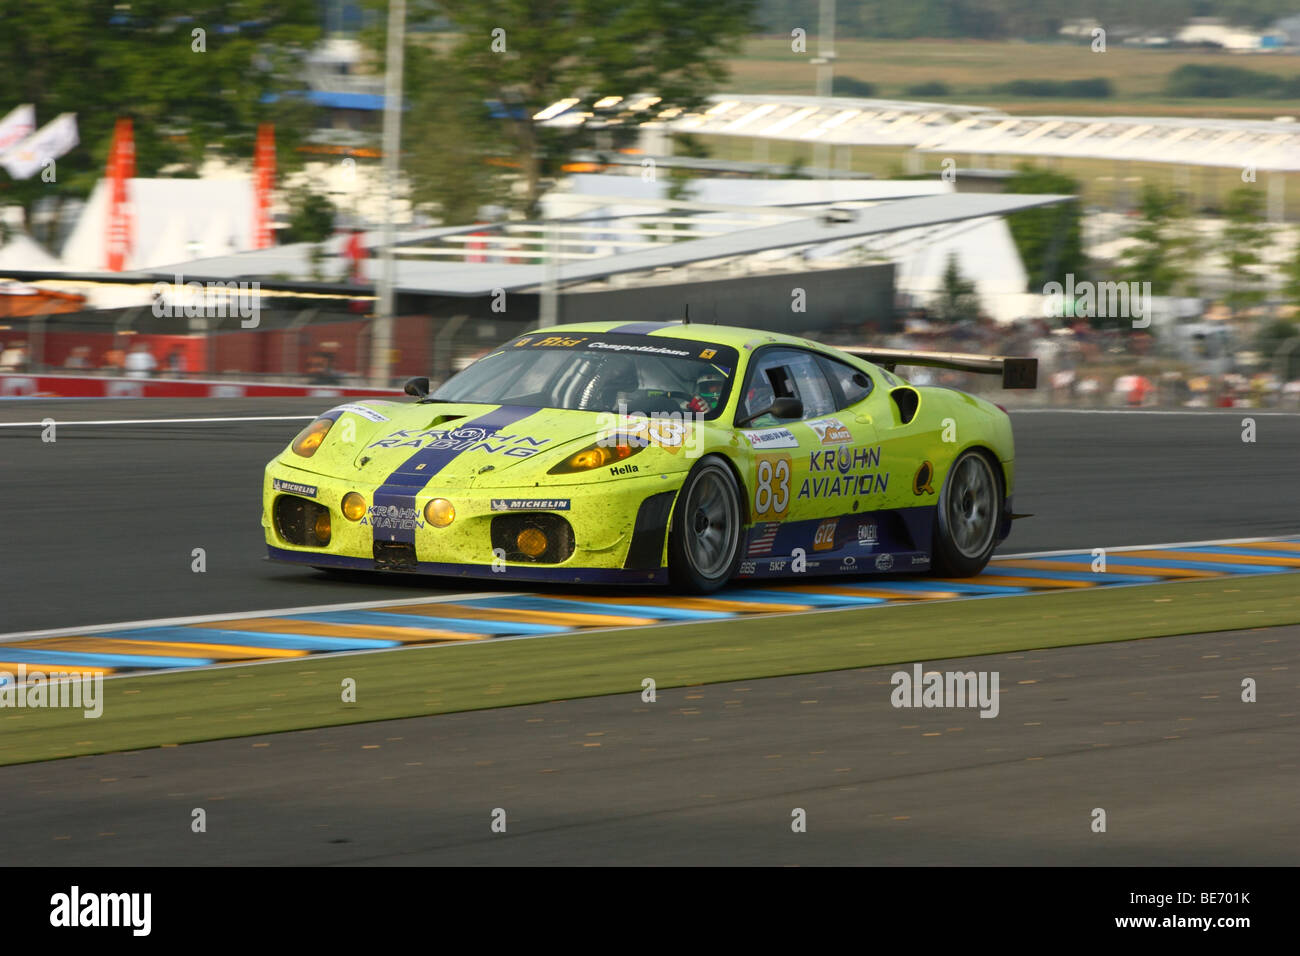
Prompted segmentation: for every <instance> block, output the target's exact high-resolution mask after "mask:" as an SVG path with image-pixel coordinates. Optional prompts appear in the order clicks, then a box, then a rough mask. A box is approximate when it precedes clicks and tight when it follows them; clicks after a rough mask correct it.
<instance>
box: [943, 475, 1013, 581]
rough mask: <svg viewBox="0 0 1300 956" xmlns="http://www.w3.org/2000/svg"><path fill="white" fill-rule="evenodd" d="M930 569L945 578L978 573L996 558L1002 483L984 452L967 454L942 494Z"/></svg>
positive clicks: (950, 477) (945, 483)
mask: <svg viewBox="0 0 1300 956" xmlns="http://www.w3.org/2000/svg"><path fill="white" fill-rule="evenodd" d="M937 512H938V513H937V515H936V520H935V525H934V547H933V551H934V553H933V556H932V561H931V567H932V569H933V571H934V573H935V574H938V575H940V576H942V577H952V578H968V577H972V576H973V575H976V574H979V573H980V572H981V571H983V570H984V566H985V565H986V564H988V563H989V558H990V557H992V556H993V548H994V547H995V546H996V545H997V531H998V522H999V521H1000V520H1001V517H1002V482H1001V481H999V480H998V476H997V475H996V474H995V473H994V471H993V466H992V464H991V463H990V462H989V460H988V458H986V457H985V456H984V455H983V454H982V453H981V452H978V451H974V450H972V451H966V452H963V453H962V454H961V455H959V456H958V457H957V460H956V461H955V462H953V465H952V468H951V469H950V470H949V471H948V480H947V481H945V482H944V483H943V490H942V491H941V492H940V493H939V504H938V508H937Z"/></svg>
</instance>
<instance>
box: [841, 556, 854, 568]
mask: <svg viewBox="0 0 1300 956" xmlns="http://www.w3.org/2000/svg"><path fill="white" fill-rule="evenodd" d="M857 569H858V559H857V558H855V557H854V556H853V555H851V554H850V555H849V556H848V557H846V558H844V559H843V560H841V561H840V570H841V571H856V570H857Z"/></svg>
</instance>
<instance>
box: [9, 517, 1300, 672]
mask: <svg viewBox="0 0 1300 956" xmlns="http://www.w3.org/2000/svg"><path fill="white" fill-rule="evenodd" d="M1102 567H1103V565H1102V558H1101V556H1099V555H1095V554H1093V553H1091V552H1088V553H1048V554H1036V555H1035V554H1029V555H1017V556H1009V557H1002V558H998V559H996V560H995V561H993V562H992V563H991V564H990V565H989V567H988V568H986V569H985V571H984V572H983V573H982V574H981V575H979V576H978V577H972V578H960V579H945V578H928V577H926V578H922V577H910V576H909V577H904V578H899V577H893V576H877V577H875V578H869V579H860V580H858V581H854V582H851V583H846V582H844V581H842V580H839V579H835V580H831V581H829V582H827V581H825V580H822V581H809V582H795V583H787V582H783V581H775V582H768V583H766V584H765V585H764V586H754V587H736V588H730V589H726V590H723V591H721V592H718V593H716V594H712V595H709V596H707V597H680V596H674V597H673V598H672V599H671V600H665V599H663V598H662V597H659V599H656V598H657V597H658V596H657V595H655V594H654V593H653V592H651V593H645V594H642V595H641V596H636V595H635V594H634V595H633V596H627V595H626V591H625V590H624V591H615V590H613V589H609V590H607V591H605V592H599V591H597V592H592V591H583V592H564V593H559V594H557V593H540V594H539V593H530V592H504V593H497V594H491V593H490V594H482V593H470V594H465V595H460V596H456V597H439V598H426V599H422V600H420V599H417V600H413V601H405V602H403V601H399V602H394V601H392V600H387V601H382V602H378V603H362V604H350V605H338V606H329V607H324V608H312V607H304V608H292V609H282V610H277V611H273V612H269V613H268V612H245V613H242V614H238V615H233V616H225V617H217V618H215V619H214V618H212V617H210V616H209V617H199V618H189V619H175V620H163V621H138V622H134V623H129V624H126V625H119V626H109V627H104V628H72V629H62V630H56V631H53V632H36V633H31V634H25V635H24V634H9V635H0V672H8V673H17V672H19V670H20V669H22V670H23V671H28V672H32V671H34V672H41V673H44V672H53V671H58V672H65V673H80V674H95V673H98V674H102V675H104V676H108V675H110V674H115V673H116V674H126V673H140V672H153V673H164V672H170V671H176V670H187V669H194V668H203V667H213V666H217V665H228V664H235V663H251V662H256V661H276V660H288V659H293V658H302V657H306V656H308V655H312V654H329V653H343V652H359V651H385V650H392V649H395V648H399V647H405V646H413V645H425V644H449V643H463V642H474V641H484V640H491V639H497V638H531V637H546V636H553V635H560V634H571V633H574V632H577V631H582V630H596V629H599V630H610V629H618V628H628V627H646V626H650V625H656V624H668V623H678V622H681V623H686V622H690V623H696V624H702V623H723V622H733V623H734V622H737V621H738V619H741V618H745V617H749V616H753V615H762V614H792V613H798V612H807V611H826V610H836V609H849V608H863V607H873V606H879V605H890V604H899V603H909V604H914V603H920V602H929V601H959V600H971V599H976V598H987V597H1007V596H1012V595H1029V594H1041V593H1046V592H1052V591H1068V590H1077V589H1083V588H1099V587H1121V586H1125V585H1127V586H1133V585H1141V584H1156V583H1160V582H1166V581H1185V580H1189V579H1207V578H1219V577H1228V576H1251V575H1265V574H1288V573H1295V572H1297V571H1300V537H1296V538H1291V539H1262V540H1252V541H1212V542H1202V543H1195V544H1172V545H1162V546H1155V547H1129V548H1118V549H1114V550H1112V551H1111V552H1109V554H1108V555H1107V556H1106V557H1105V559H1104V570H1102ZM1296 590H1297V592H1300V579H1298V583H1297V584H1296ZM2 679H3V678H0V680H2Z"/></svg>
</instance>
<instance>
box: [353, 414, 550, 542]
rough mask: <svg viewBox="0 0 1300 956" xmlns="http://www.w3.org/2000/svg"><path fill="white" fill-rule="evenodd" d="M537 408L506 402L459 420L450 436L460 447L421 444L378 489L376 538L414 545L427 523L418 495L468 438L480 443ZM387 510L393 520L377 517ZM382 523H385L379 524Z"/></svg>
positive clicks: (463, 449)
mask: <svg viewBox="0 0 1300 956" xmlns="http://www.w3.org/2000/svg"><path fill="white" fill-rule="evenodd" d="M536 412H537V409H536V408H526V407H523V406H519V405H502V406H501V407H500V408H497V409H495V410H493V411H491V412H488V413H487V414H486V415H480V416H479V417H478V418H474V419H470V420H469V421H465V422H459V423H457V424H456V426H455V427H454V428H450V429H448V437H449V438H451V439H453V442H454V444H455V445H457V446H460V447H455V448H439V447H436V445H437V443H434V446H431V447H428V448H421V449H420V450H419V451H417V452H416V453H415V454H413V455H412V456H411V457H410V458H408V459H406V461H404V462H402V463H401V464H400V465H398V466H397V469H396V470H395V471H393V473H392V474H390V475H389V476H388V477H387V478H386V479H384V483H383V484H382V485H380V486H379V488H377V489H376V490H375V502H374V509H373V511H372V520H371V533H372V535H373V539H374V540H375V541H393V542H398V543H403V544H411V545H414V544H415V529H416V526H417V525H419V526H423V523H424V519H423V517H422V516H421V515H419V514H418V513H416V509H415V496H416V495H417V494H418V493H419V492H420V489H422V488H423V487H424V486H425V485H427V484H428V483H429V480H430V479H431V478H433V476H434V475H436V474H438V472H440V471H442V469H444V468H446V467H447V465H449V464H451V462H452V461H454V460H455V459H456V458H457V457H458V456H459V455H460V454H461V453H462V452H464V451H466V450H467V449H466V447H465V442H467V441H474V442H475V443H477V442H478V441H481V440H482V439H484V438H488V437H489V436H491V435H495V434H496V433H497V432H498V431H500V430H501V429H503V428H506V427H508V426H510V425H513V424H514V423H515V422H517V421H519V420H520V419H522V418H527V417H528V416H529V415H533V414H535V413H536ZM470 447H472V446H470ZM381 509H382V511H381ZM385 512H387V514H388V515H389V516H391V517H390V518H389V520H387V521H382V522H376V521H375V520H374V519H375V517H376V516H380V515H383V514H384V513H385ZM380 523H382V524H383V527H380V526H379V525H380Z"/></svg>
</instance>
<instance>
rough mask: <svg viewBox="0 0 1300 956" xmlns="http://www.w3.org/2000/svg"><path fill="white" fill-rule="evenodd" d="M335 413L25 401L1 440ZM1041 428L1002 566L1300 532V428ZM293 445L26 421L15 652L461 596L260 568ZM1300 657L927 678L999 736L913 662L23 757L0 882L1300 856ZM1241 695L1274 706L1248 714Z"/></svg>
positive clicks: (439, 585) (7, 407)
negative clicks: (91, 868) (274, 482)
mask: <svg viewBox="0 0 1300 956" xmlns="http://www.w3.org/2000/svg"><path fill="white" fill-rule="evenodd" d="M321 405H322V403H321V402H320V401H319V400H315V399H306V400H225V401H196V402H194V403H177V402H168V403H167V405H166V407H165V408H160V407H159V406H158V404H157V403H151V402H135V401H115V402H71V401H69V402H39V401H32V402H29V401H21V402H5V403H2V404H0V423H2V422H5V421H8V422H31V421H38V420H40V419H42V418H45V417H47V416H50V417H54V418H55V419H56V420H57V421H62V422H70V421H77V420H86V419H91V420H99V419H108V418H113V419H118V420H120V419H124V418H164V417H166V418H176V417H189V416H196V417H197V416H203V417H227V416H229V417H242V416H258V415H303V416H304V420H305V417H310V416H311V415H312V414H313V413H314V412H316V411H318V410H320V408H321ZM1248 416H1249V417H1254V418H1255V420H1256V424H1257V440H1256V442H1255V443H1243V442H1242V441H1241V430H1242V422H1241V420H1242V418H1244V417H1248ZM1015 424H1016V430H1017V445H1018V465H1019V481H1020V488H1019V491H1018V493H1017V500H1016V506H1017V510H1018V511H1020V512H1031V513H1033V514H1034V515H1035V517H1033V518H1030V519H1026V520H1024V521H1022V522H1020V523H1018V525H1017V527H1016V530H1015V533H1014V534H1013V536H1012V538H1011V539H1010V540H1009V541H1008V542H1007V544H1006V546H1005V547H1004V549H1003V550H1004V552H1027V551H1040V550H1064V549H1091V548H1093V547H1118V546H1123V545H1138V544H1159V543H1165V542H1177V541H1188V540H1208V539H1215V538H1235V537H1263V536H1286V535H1294V534H1295V533H1296V532H1297V531H1298V530H1300V515H1297V493H1296V472H1297V465H1298V464H1300V453H1298V452H1297V449H1300V417H1294V416H1284V415H1267V414H1261V413H1247V412H1228V413H1214V412H1211V413H1188V414H1173V415H1162V414H1075V413H1065V412H1024V413H1016V414H1015ZM296 430H297V423H296V422H293V421H269V422H225V423H215V422H212V423H204V424H172V425H159V424H141V425H134V424H113V425H69V424H65V425H61V426H59V429H58V433H57V441H56V442H54V443H43V442H42V441H41V439H40V429H39V428H36V427H22V428H6V427H0V493H2V494H3V495H4V500H5V502H6V508H5V514H6V521H5V522H4V537H3V542H2V544H0V587H3V588H4V591H3V593H2V594H0V611H2V613H3V614H4V618H3V620H0V633H4V632H13V631H19V630H29V629H37V628H53V627H69V626H81V625H94V624H105V623H111V622H117V621H128V620H140V619H144V618H161V617H168V616H173V615H192V614H205V613H221V612H228V611H251V610H259V609H272V608H284V607H291V606H305V605H311V604H314V603H321V604H324V603H338V602H342V601H359V600H369V599H374V600H392V599H397V598H406V597H417V596H424V595H433V594H439V593H452V592H454V591H462V590H465V588H464V587H463V586H462V585H461V583H460V582H446V581H438V580H433V579H419V578H410V577H396V576H395V577H389V578H376V579H374V580H366V581H347V582H338V581H334V580H331V579H328V578H326V577H324V576H323V575H318V574H317V573H315V572H312V571H309V570H301V569H298V568H294V567H281V566H278V565H273V564H270V563H268V562H265V561H264V560H263V559H262V544H261V536H260V528H259V525H258V514H259V510H260V502H259V501H258V498H257V493H258V487H259V481H260V475H261V470H262V468H263V465H264V464H265V462H266V461H267V460H268V459H270V458H271V457H272V456H273V455H274V454H275V453H276V451H278V449H279V448H281V447H282V446H283V445H284V444H285V443H286V442H287V440H288V438H289V437H290V436H291V435H292V434H293V433H294V432H295V431H296ZM196 547H202V548H204V549H205V551H206V556H207V571H206V573H204V574H194V573H193V572H192V571H191V568H190V564H191V561H192V558H191V552H192V550H193V549H194V548H196ZM469 587H470V589H472V590H475V591H490V590H492V588H493V584H492V583H491V582H474V583H472V584H471V585H470V586H469ZM501 587H502V589H505V586H501ZM648 593H653V592H648ZM723 626H726V625H723ZM1298 656H1300V627H1288V628H1277V629H1273V630H1256V631H1237V632H1231V633H1226V634H1208V635H1195V636H1187V637H1174V638H1165V639H1161V640H1153V641H1141V642H1131V643H1119V644H1107V645H1098V646H1089V647H1082V648H1065V649H1057V650H1050V651H1041V652H1031V653H1021V654H1010V655H1002V656H998V657H982V658H978V659H976V660H974V661H971V662H969V663H968V664H963V663H961V662H944V663H938V662H933V661H932V662H929V664H930V665H931V666H936V667H939V668H940V669H945V670H949V669H951V670H966V669H976V670H997V671H998V672H999V674H1000V678H1001V691H1002V699H1001V711H1000V714H999V716H998V717H997V718H996V719H981V718H979V716H978V714H977V713H976V712H975V711H973V710H965V711H955V710H941V711H927V710H896V709H894V708H893V707H892V706H891V705H890V702H889V691H890V689H891V688H890V686H889V676H890V674H891V673H892V672H893V671H894V670H895V668H892V667H888V668H873V669H868V670H855V671H841V672H834V673H824V674H816V675H809V676H802V677H787V678H774V679H769V680H755V681H747V682H743V683H740V684H720V685H710V686H705V687H695V688H684V689H676V690H664V691H661V692H660V696H659V700H658V701H657V702H656V703H653V704H648V703H644V702H642V700H641V698H640V697H639V695H620V696H616V697H604V698H593V699H587V700H577V701H567V702H555V703H550V704H540V705H532V706H527V707H516V708H508V709H501V710H493V711H479V712H474V713H466V714H451V715H443V716H436V717H424V718H414V719H409V720H401V721H389V722H380V723H375V724H367V725H354V726H348V727H339V728H330V729H320V730H314V731H303V732H297V733H291V734H280V735H275V736H271V737H265V738H245V739H236V740H226V741H215V742H211V743H202V744H193V745H187V746H185V747H179V748H164V749H158V750H147V751H140V752H134V753H124V754H109V755H103V756H98V757H84V758H77V759H72V760H64V761H54V762H50V763H43V764H33V765H26V766H16V767H8V768H0V793H2V794H3V795H4V796H3V801H2V802H3V812H4V816H5V820H6V822H7V823H8V824H9V826H8V827H6V838H5V841H3V845H2V846H0V862H2V863H4V864H7V865H14V864H30V863H35V862H40V863H42V864H47V865H94V864H109V863H116V864H121V863H131V864H150V863H158V864H165V863H175V864H232V863H247V864H256V863H264V864H283V863H303V864H456V863H471V864H510V863H515V864H555V863H627V864H647V863H648V864H674V863H676V864H681V863H696V864H706V863H733V864H747V863H762V864H783V863H790V864H799V863H804V864H816V863H823V864H824V863H852V864H929V863H938V864H966V863H969V864H1029V863H1040V864H1100V865H1128V864H1132V865H1159V864H1167V865H1180V864H1196V865H1215V864H1291V865H1293V864H1294V863H1295V862H1296V851H1295V849H1294V848H1295V847H1296V846H1297V845H1300V839H1297V838H1300V804H1298V803H1297V801H1296V800H1295V798H1294V794H1295V793H1296V790H1297V783H1300V779H1298V778H1300V771H1298V770H1297V758H1296V754H1297V752H1300V748H1298V747H1297V744H1300V740H1298V739H1297V712H1298V711H1300V707H1297V704H1298V703H1300V693H1297V683H1296V677H1295V674H1296V673H1297V669H1298V668H1300V661H1298V660H1297V657H1298ZM1243 677H1254V678H1256V679H1257V680H1258V681H1259V684H1260V690H1259V694H1260V702H1259V703H1257V704H1245V703H1241V702H1240V698H1239V695H1240V685H1241V680H1242V678H1243ZM195 807H203V808H204V809H205V810H206V811H207V814H208V832H207V833H206V834H195V833H192V832H191V830H190V820H191V811H192V810H193V808H195ZM498 807H499V808H502V809H503V810H505V811H506V815H507V832H506V833H504V834H500V833H493V832H492V831H491V828H490V823H491V814H492V811H493V810H494V808H498ZM796 807H798V808H803V809H804V810H806V811H807V819H808V832H806V833H801V834H795V833H792V832H791V828H790V821H791V812H792V810H793V809H794V808H796ZM1098 807H1100V808H1103V809H1105V810H1106V812H1107V814H1108V828H1107V832H1106V833H1104V834H1100V833H1094V832H1092V830H1091V827H1090V824H1091V822H1092V811H1093V809H1094V808H1098Z"/></svg>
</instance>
